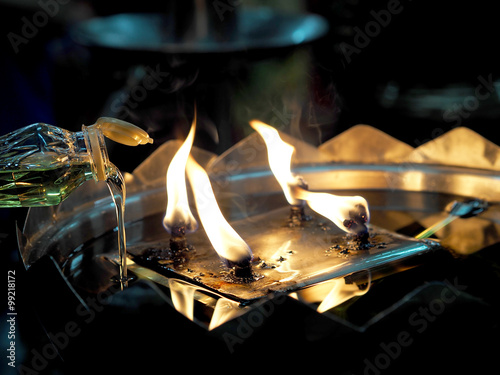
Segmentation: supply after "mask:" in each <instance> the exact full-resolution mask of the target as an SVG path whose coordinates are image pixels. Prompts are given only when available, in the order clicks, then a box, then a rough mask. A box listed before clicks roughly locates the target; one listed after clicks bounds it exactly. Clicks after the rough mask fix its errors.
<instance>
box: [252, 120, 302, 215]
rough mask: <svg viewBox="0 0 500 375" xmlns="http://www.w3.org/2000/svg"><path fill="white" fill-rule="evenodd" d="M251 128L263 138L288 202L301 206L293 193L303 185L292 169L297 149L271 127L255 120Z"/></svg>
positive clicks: (271, 165) (270, 165) (272, 166)
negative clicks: (293, 190) (293, 156)
mask: <svg viewBox="0 0 500 375" xmlns="http://www.w3.org/2000/svg"><path fill="white" fill-rule="evenodd" d="M250 126H251V127H252V128H254V129H255V130H256V131H257V132H258V133H259V134H260V135H261V136H262V138H263V139H264V142H265V143H266V147H267V153H268V159H269V167H270V168H271V171H272V172H273V174H274V176H275V177H276V180H278V183H279V184H280V185H281V188H282V189H283V193H284V194H285V197H286V200H287V201H288V203H290V204H291V205H294V206H295V205H298V204H301V203H302V202H301V201H300V200H297V199H296V198H295V197H294V195H293V193H292V189H293V187H295V186H299V185H301V184H302V183H303V181H302V180H301V179H300V177H297V176H295V175H294V174H293V173H292V171H291V169H290V164H291V160H292V154H293V152H294V151H295V148H294V147H293V146H292V145H289V144H288V143H286V142H284V141H283V140H282V139H281V137H280V135H279V133H278V131H277V130H276V129H275V128H273V127H272V126H270V125H267V124H264V123H263V122H260V121H257V120H253V121H250Z"/></svg>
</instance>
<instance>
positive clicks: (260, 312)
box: [222, 294, 288, 354]
mask: <svg viewBox="0 0 500 375" xmlns="http://www.w3.org/2000/svg"><path fill="white" fill-rule="evenodd" d="M287 298H288V297H287V295H286V294H279V295H277V296H276V297H275V298H273V299H271V300H269V301H267V302H265V303H263V304H262V305H260V306H259V307H256V308H253V309H252V310H250V311H249V312H248V313H246V314H244V315H243V316H240V317H239V318H237V319H236V322H237V323H238V325H237V326H236V329H235V330H234V331H232V333H230V332H228V331H226V332H224V333H223V334H222V337H223V339H224V342H225V343H226V345H227V348H228V349H229V352H230V353H231V354H233V353H234V352H235V346H236V345H241V344H243V343H244V342H245V340H246V339H248V338H249V337H251V336H252V335H253V334H254V332H255V331H256V330H257V329H258V328H259V327H260V326H262V325H263V324H264V322H265V321H266V318H269V317H270V316H271V315H272V314H273V313H274V311H275V308H276V306H278V305H281V304H282V303H284V302H285V301H286V299H287Z"/></svg>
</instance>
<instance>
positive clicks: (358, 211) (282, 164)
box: [250, 120, 370, 234]
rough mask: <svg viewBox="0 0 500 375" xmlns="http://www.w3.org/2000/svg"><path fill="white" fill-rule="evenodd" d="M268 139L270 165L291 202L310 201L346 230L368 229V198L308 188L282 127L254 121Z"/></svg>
mask: <svg viewBox="0 0 500 375" xmlns="http://www.w3.org/2000/svg"><path fill="white" fill-rule="evenodd" d="M250 125H251V126H252V128H254V129H255V130H256V131H257V132H258V133H259V134H260V135H261V136H262V138H263V139H264V142H265V143H266V147H267V153H268V159H269V166H270V168H271V170H272V172H273V174H274V176H275V177H276V179H277V180H278V182H279V184H280V185H281V187H282V189H283V193H284V194H285V196H286V197H287V200H288V202H289V203H290V204H292V205H296V204H297V203H298V202H301V201H306V202H307V204H308V205H309V207H310V208H311V209H313V210H314V211H316V212H317V213H318V214H320V215H322V216H325V217H326V218H327V219H329V220H330V221H332V222H333V223H334V224H335V225H337V226H338V227H339V228H341V229H342V230H344V231H346V232H350V233H356V234H358V233H363V232H366V224H367V223H368V221H369V219H370V213H369V211H368V202H367V201H366V199H364V198H363V197H361V196H348V197H344V196H338V195H333V194H328V193H318V192H311V191H308V190H307V189H306V188H304V186H305V185H306V184H305V183H304V181H303V180H302V179H301V178H300V177H298V176H295V175H294V174H293V173H292V172H291V159H292V154H293V152H294V150H295V148H294V147H293V146H292V145H290V144H288V143H286V142H284V141H283V140H282V139H281V138H280V136H279V133H278V131H277V130H276V129H275V128H273V127H272V126H270V125H267V124H264V123H263V122H261V121H257V120H253V121H251V122H250Z"/></svg>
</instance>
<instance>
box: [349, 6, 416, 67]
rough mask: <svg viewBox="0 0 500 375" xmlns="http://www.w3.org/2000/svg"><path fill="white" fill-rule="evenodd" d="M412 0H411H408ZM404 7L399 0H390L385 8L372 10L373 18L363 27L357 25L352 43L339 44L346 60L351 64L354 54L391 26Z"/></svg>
mask: <svg viewBox="0 0 500 375" xmlns="http://www.w3.org/2000/svg"><path fill="white" fill-rule="evenodd" d="M408 1H411V0H408ZM403 9H404V7H403V5H402V4H401V2H400V1H399V0H389V1H388V2H387V6H386V8H385V9H380V10H378V11H376V10H373V9H372V10H371V11H370V16H371V20H369V21H368V22H366V24H365V25H364V26H363V27H359V26H355V27H354V28H353V30H354V36H353V40H352V44H349V43H346V42H342V43H340V45H339V48H340V51H341V52H342V54H343V56H344V59H345V62H346V63H347V64H350V63H351V61H352V59H353V55H359V54H360V53H361V52H362V50H363V49H364V48H366V47H368V46H369V45H370V43H371V42H372V40H373V39H374V38H376V37H378V36H379V35H380V33H381V32H382V30H383V29H385V28H386V27H388V26H389V24H390V23H391V22H392V20H393V17H394V16H396V15H398V14H400V13H401V12H402V11H403Z"/></svg>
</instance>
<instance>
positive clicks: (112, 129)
mask: <svg viewBox="0 0 500 375" xmlns="http://www.w3.org/2000/svg"><path fill="white" fill-rule="evenodd" d="M96 125H97V126H98V127H99V128H100V129H101V131H102V134H104V135H105V136H106V138H109V139H111V140H112V141H115V142H117V143H121V144H124V145H127V146H137V145H144V144H147V143H153V139H152V138H151V137H150V136H149V134H148V133H147V132H146V131H144V130H142V129H141V128H139V127H137V126H135V125H133V124H131V123H130V122H127V121H123V120H119V119H116V118H112V117H100V118H98V119H97V122H96Z"/></svg>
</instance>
